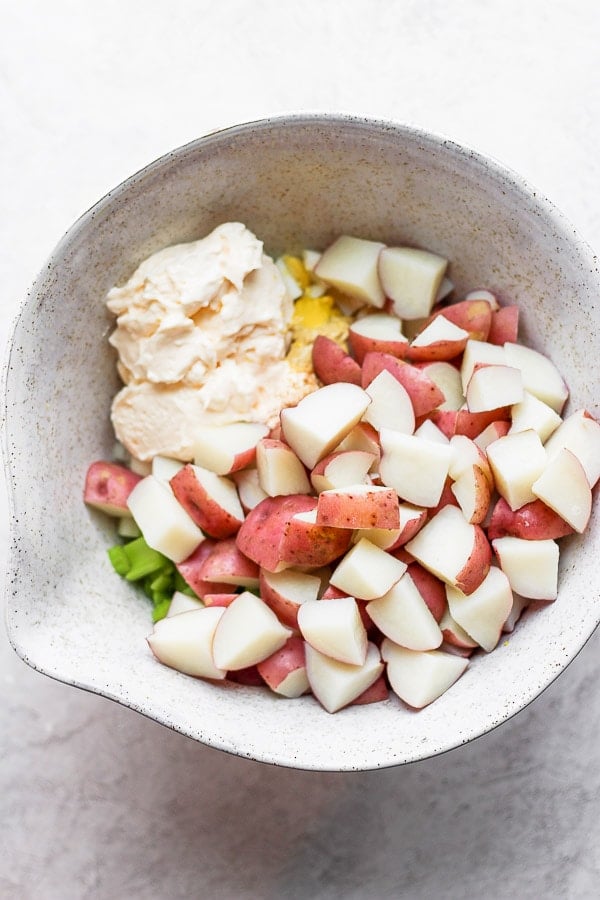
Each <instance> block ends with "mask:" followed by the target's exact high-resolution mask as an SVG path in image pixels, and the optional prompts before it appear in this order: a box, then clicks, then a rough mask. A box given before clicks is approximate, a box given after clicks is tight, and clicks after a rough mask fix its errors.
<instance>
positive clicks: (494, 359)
mask: <svg viewBox="0 0 600 900" xmlns="http://www.w3.org/2000/svg"><path fill="white" fill-rule="evenodd" d="M479 363H485V365H490V366H502V365H506V356H505V354H504V347H499V346H498V345H497V344H488V343H487V341H474V340H472V339H471V340H469V341H467V345H466V347H465V350H464V353H463V358H462V363H461V367H460V377H461V380H462V389H463V393H466V390H467V385H468V384H469V381H470V380H471V376H472V374H473V371H474V369H475V366H476V365H478V364H479Z"/></svg>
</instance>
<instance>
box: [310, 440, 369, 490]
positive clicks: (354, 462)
mask: <svg viewBox="0 0 600 900" xmlns="http://www.w3.org/2000/svg"><path fill="white" fill-rule="evenodd" d="M328 459H329V462H327V460H328ZM376 459H377V457H376V456H375V455H374V454H373V453H367V452H366V451H364V450H345V451H341V452H339V453H336V454H335V455H332V457H326V458H325V459H324V460H321V463H318V464H317V466H316V467H315V468H314V469H313V471H312V473H311V476H310V479H311V482H312V485H313V487H314V489H315V490H316V491H317V492H320V491H333V490H336V489H337V488H343V487H348V486H349V485H351V484H361V483H365V484H367V483H368V482H369V477H368V472H369V469H370V468H371V466H372V465H373V463H374V462H375V460H376ZM325 463H326V465H324V464H325ZM319 469H322V471H319Z"/></svg>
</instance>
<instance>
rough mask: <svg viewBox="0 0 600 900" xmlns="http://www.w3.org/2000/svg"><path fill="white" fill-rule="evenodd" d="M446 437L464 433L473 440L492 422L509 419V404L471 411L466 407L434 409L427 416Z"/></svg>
mask: <svg viewBox="0 0 600 900" xmlns="http://www.w3.org/2000/svg"><path fill="white" fill-rule="evenodd" d="M429 418H430V419H431V421H432V422H433V423H434V424H435V425H437V427H438V428H439V429H440V431H442V432H443V433H444V434H445V435H446V437H447V438H451V437H452V436H453V435H455V434H464V435H465V437H468V438H471V440H474V439H475V438H476V437H477V436H478V435H480V434H481V432H482V431H483V430H484V428H487V426H488V425H491V424H492V422H500V421H504V422H508V421H510V406H503V407H500V408H499V409H489V410H486V411H485V412H478V413H472V412H469V411H468V410H466V409H456V410H455V409H436V410H434V411H433V412H432V413H431V415H430V416H429Z"/></svg>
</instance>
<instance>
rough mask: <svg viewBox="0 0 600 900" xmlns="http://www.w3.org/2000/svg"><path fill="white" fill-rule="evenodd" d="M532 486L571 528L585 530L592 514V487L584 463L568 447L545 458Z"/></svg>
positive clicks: (543, 500) (538, 495) (539, 496)
mask: <svg viewBox="0 0 600 900" xmlns="http://www.w3.org/2000/svg"><path fill="white" fill-rule="evenodd" d="M531 490H532V491H533V493H534V494H535V496H536V497H537V498H538V499H539V500H541V501H542V503H545V504H546V506H549V507H550V509H553V510H554V512H555V513H557V515H559V516H560V517H561V519H564V520H565V522H568V524H569V525H570V526H571V528H574V529H575V531H578V532H579V533H580V534H581V533H582V532H584V531H585V529H586V527H587V524H588V522H589V520H590V515H591V514H592V490H591V488H590V486H589V483H588V480H587V477H586V474H585V470H584V468H583V466H582V465H581V463H580V462H579V460H578V459H577V457H576V456H575V455H574V454H573V453H571V451H570V450H566V449H563V450H560V451H559V452H558V453H557V454H556V456H553V457H552V459H551V460H549V461H548V463H547V464H546V468H545V469H544V471H543V472H542V474H541V475H540V477H539V478H538V480H537V481H534V483H533V485H532V486H531Z"/></svg>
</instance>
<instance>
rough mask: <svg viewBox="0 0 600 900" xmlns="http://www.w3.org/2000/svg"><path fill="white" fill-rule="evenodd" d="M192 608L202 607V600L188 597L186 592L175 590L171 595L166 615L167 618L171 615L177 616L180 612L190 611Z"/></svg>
mask: <svg viewBox="0 0 600 900" xmlns="http://www.w3.org/2000/svg"><path fill="white" fill-rule="evenodd" d="M194 609H204V603H203V602H202V600H198V598H197V597H190V596H188V594H183V593H182V592H181V591H175V593H174V594H173V596H172V597H171V603H170V606H169V611H168V613H167V616H166V617H167V618H168V619H169V618H171V616H179V615H181V613H185V612H191V611H192V610H194Z"/></svg>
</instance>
